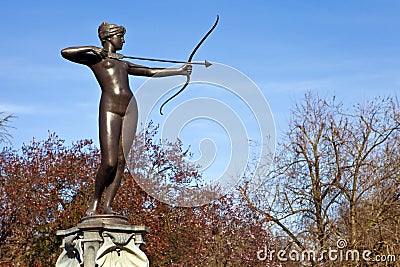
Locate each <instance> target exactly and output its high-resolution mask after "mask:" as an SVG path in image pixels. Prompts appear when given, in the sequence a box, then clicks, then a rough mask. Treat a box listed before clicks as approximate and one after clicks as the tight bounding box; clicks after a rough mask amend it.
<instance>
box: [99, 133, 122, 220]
mask: <svg viewBox="0 0 400 267" xmlns="http://www.w3.org/2000/svg"><path fill="white" fill-rule="evenodd" d="M124 170H125V157H124V152H123V149H122V135H121V137H120V142H119V151H118V163H117V168H116V172H115V177H114V179H113V180H112V182H111V184H107V190H106V197H105V199H104V207H103V214H116V212H115V211H113V210H112V209H111V204H112V202H113V200H114V197H115V195H116V194H117V191H118V188H119V186H120V185H121V180H122V177H123V176H124Z"/></svg>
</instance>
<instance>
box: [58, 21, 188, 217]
mask: <svg viewBox="0 0 400 267" xmlns="http://www.w3.org/2000/svg"><path fill="white" fill-rule="evenodd" d="M98 34H99V38H100V40H101V44H102V46H103V47H102V48H100V47H96V46H81V47H69V48H65V49H63V50H62V51H61V54H62V56H63V57H64V58H66V59H68V60H70V61H72V62H75V63H80V64H84V65H86V66H88V67H89V68H90V69H91V70H92V71H93V73H94V75H95V77H96V79H97V81H98V83H99V85H100V88H101V99H100V107H99V135H100V150H101V163H100V167H99V169H98V171H97V175H96V181H95V190H94V194H93V198H92V201H91V204H90V205H89V208H88V210H87V212H86V214H87V215H88V216H91V215H95V214H97V213H98V211H97V210H98V207H99V204H100V203H99V202H100V199H101V196H102V194H103V191H104V190H105V189H106V188H107V189H106V195H105V200H104V206H103V210H102V213H103V214H115V212H114V211H113V210H112V209H111V204H112V202H113V199H114V197H115V195H116V193H117V191H118V188H119V186H120V183H121V179H122V175H123V173H124V169H125V157H124V153H123V149H122V136H121V135H122V124H123V123H124V120H125V119H126V110H127V107H128V104H129V103H130V101H131V100H133V101H135V99H134V95H133V93H132V92H131V90H130V88H129V80H128V75H137V76H147V77H152V76H154V75H156V74H157V77H165V76H172V75H186V76H189V75H190V74H191V72H192V66H191V65H190V64H184V65H183V66H182V67H180V68H168V69H162V68H149V67H145V66H141V65H137V64H133V63H131V62H128V61H125V60H121V59H118V58H115V56H112V55H113V54H114V55H115V53H116V51H118V50H121V49H122V46H123V44H124V42H125V39H124V35H125V28H124V27H123V26H118V25H115V24H108V23H107V22H103V23H102V24H101V25H100V26H99V29H98ZM132 115H133V125H134V129H135V130H136V124H137V116H138V114H137V109H136V112H135V114H132ZM132 134H133V135H134V133H132Z"/></svg>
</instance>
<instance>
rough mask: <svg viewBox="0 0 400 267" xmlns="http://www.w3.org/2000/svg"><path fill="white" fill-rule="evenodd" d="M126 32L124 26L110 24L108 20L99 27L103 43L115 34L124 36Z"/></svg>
mask: <svg viewBox="0 0 400 267" xmlns="http://www.w3.org/2000/svg"><path fill="white" fill-rule="evenodd" d="M125 32H126V30H125V27H124V26H118V25H116V24H108V23H107V22H103V23H101V24H100V26H99V29H98V33H99V38H100V41H101V43H102V44H104V42H105V41H107V40H109V39H110V38H111V37H113V36H115V35H120V36H123V35H124V34H125Z"/></svg>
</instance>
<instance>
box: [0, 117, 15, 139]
mask: <svg viewBox="0 0 400 267" xmlns="http://www.w3.org/2000/svg"><path fill="white" fill-rule="evenodd" d="M13 118H14V116H13V115H5V114H4V112H0V144H1V143H3V142H8V143H10V138H11V134H10V133H9V132H8V129H9V128H10V127H11V126H10V125H9V122H10V121H11V119H13Z"/></svg>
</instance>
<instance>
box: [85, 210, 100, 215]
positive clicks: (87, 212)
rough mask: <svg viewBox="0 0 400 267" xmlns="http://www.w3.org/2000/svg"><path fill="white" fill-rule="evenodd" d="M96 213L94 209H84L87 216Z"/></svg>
mask: <svg viewBox="0 0 400 267" xmlns="http://www.w3.org/2000/svg"><path fill="white" fill-rule="evenodd" d="M97 214H98V212H97V211H96V210H91V209H88V210H87V211H86V215H87V216H93V215H97Z"/></svg>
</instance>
